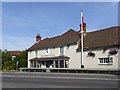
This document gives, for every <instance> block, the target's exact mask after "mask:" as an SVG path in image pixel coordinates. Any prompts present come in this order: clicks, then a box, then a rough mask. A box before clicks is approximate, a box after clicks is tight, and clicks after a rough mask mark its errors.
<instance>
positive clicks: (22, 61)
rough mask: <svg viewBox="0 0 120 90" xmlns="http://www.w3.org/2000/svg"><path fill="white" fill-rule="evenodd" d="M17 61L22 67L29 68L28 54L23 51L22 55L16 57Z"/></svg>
mask: <svg viewBox="0 0 120 90" xmlns="http://www.w3.org/2000/svg"><path fill="white" fill-rule="evenodd" d="M15 61H19V63H20V67H27V52H26V51H23V52H22V53H21V54H20V55H18V56H16V58H15Z"/></svg>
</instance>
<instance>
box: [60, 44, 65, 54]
mask: <svg viewBox="0 0 120 90" xmlns="http://www.w3.org/2000/svg"><path fill="white" fill-rule="evenodd" d="M61 47H62V52H61ZM59 52H60V55H64V53H65V50H64V46H60V48H59ZM61 53H62V54H61Z"/></svg>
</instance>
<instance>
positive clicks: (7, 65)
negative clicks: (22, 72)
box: [2, 51, 27, 70]
mask: <svg viewBox="0 0 120 90" xmlns="http://www.w3.org/2000/svg"><path fill="white" fill-rule="evenodd" d="M17 61H18V62H19V65H18V66H19V67H18V66H17V65H16V62H17ZM21 67H27V51H22V52H21V54H20V55H18V56H16V58H15V59H14V60H12V56H11V55H9V54H8V53H6V52H5V51H2V69H4V70H15V69H16V68H21Z"/></svg>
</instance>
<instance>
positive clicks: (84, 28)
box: [80, 23, 86, 33]
mask: <svg viewBox="0 0 120 90" xmlns="http://www.w3.org/2000/svg"><path fill="white" fill-rule="evenodd" d="M83 31H84V33H86V23H84V27H83ZM80 32H81V24H80Z"/></svg>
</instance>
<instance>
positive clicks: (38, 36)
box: [36, 34, 41, 42]
mask: <svg viewBox="0 0 120 90" xmlns="http://www.w3.org/2000/svg"><path fill="white" fill-rule="evenodd" d="M40 40H41V36H40V34H37V36H36V42H38V41H40Z"/></svg>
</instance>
